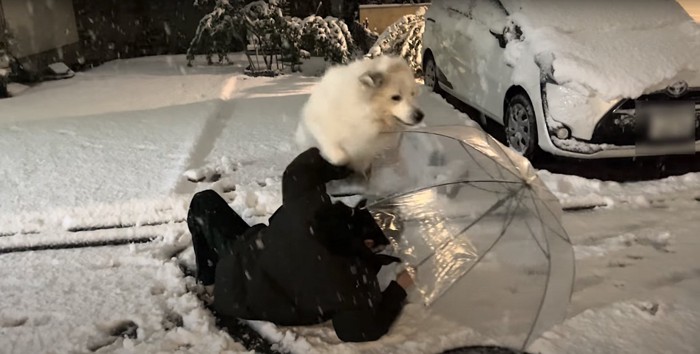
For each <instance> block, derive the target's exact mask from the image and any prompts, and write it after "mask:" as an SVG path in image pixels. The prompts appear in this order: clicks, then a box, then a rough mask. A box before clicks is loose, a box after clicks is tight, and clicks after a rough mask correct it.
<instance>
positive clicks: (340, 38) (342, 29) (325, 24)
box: [301, 16, 354, 63]
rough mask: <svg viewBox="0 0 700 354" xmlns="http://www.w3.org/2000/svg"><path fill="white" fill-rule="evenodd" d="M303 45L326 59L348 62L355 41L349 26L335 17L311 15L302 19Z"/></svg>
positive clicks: (335, 61)
mask: <svg viewBox="0 0 700 354" xmlns="http://www.w3.org/2000/svg"><path fill="white" fill-rule="evenodd" d="M302 24H303V26H302V28H303V35H302V38H301V42H302V47H303V48H304V49H306V50H308V51H310V52H311V53H314V54H316V55H319V56H323V58H324V59H325V60H326V61H331V62H334V63H348V62H349V61H350V57H351V52H352V48H353V47H354V43H353V40H352V34H350V30H349V29H348V26H347V25H346V24H345V22H343V21H342V20H339V19H337V18H335V17H330V16H329V17H326V18H321V17H319V16H309V17H307V18H305V19H304V20H303V21H302Z"/></svg>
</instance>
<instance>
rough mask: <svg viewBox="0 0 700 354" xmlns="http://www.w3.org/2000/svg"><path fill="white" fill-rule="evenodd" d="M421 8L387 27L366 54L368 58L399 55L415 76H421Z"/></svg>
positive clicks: (423, 22) (423, 26) (422, 26)
mask: <svg viewBox="0 0 700 354" xmlns="http://www.w3.org/2000/svg"><path fill="white" fill-rule="evenodd" d="M425 11H426V8H425V7H423V8H421V9H420V10H418V11H417V12H416V13H415V14H413V15H406V16H404V17H402V18H401V19H400V20H398V21H396V22H394V23H393V24H392V25H391V26H389V27H388V28H387V29H386V30H385V31H384V32H383V33H382V34H381V35H380V36H379V39H377V42H376V43H375V44H374V46H372V48H371V49H370V50H369V52H368V53H367V56H368V57H370V58H375V57H378V56H381V55H383V54H393V55H399V56H401V57H403V58H404V59H406V61H408V63H409V65H410V66H411V68H412V69H413V72H414V73H415V74H416V76H421V75H422V74H423V67H422V65H423V32H424V31H425Z"/></svg>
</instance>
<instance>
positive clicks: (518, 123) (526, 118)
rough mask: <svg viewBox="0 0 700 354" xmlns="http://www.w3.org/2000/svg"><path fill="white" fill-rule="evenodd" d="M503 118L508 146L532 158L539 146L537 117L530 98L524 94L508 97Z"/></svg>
mask: <svg viewBox="0 0 700 354" xmlns="http://www.w3.org/2000/svg"><path fill="white" fill-rule="evenodd" d="M503 120H504V125H505V131H506V143H507V144H508V146H509V147H510V148H511V149H513V150H515V151H517V152H518V153H519V154H521V155H523V156H525V157H526V158H528V159H530V158H533V157H534V156H535V154H536V153H537V151H538V149H539V147H538V144H537V119H536V118H535V110H534V109H533V108H532V103H531V102H530V99H529V98H528V97H527V96H526V95H524V94H517V95H515V96H513V97H511V98H509V99H508V101H507V102H506V109H505V116H504V119H503Z"/></svg>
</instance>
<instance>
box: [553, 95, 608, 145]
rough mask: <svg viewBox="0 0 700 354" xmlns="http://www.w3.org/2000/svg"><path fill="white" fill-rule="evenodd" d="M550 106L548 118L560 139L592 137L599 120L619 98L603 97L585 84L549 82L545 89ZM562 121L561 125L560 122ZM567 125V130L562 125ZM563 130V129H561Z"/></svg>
mask: <svg viewBox="0 0 700 354" xmlns="http://www.w3.org/2000/svg"><path fill="white" fill-rule="evenodd" d="M543 91H544V92H543V94H544V97H545V99H546V105H547V120H548V123H550V125H552V126H550V128H553V129H552V130H553V133H554V135H556V136H557V137H558V138H560V139H562V138H561V137H560V136H565V135H568V137H567V138H570V137H574V138H577V139H581V140H590V139H591V137H592V135H593V130H594V129H595V126H596V124H597V123H598V121H599V120H600V119H601V118H602V117H603V116H604V115H605V113H606V112H608V111H609V110H610V108H612V107H613V105H614V104H615V103H616V101H607V100H604V99H601V98H600V97H598V96H597V95H595V94H592V93H590V91H588V89H586V88H585V87H583V86H581V85H576V84H571V83H568V84H565V85H557V84H554V83H546V84H545V87H544V90H543ZM557 123H559V124H557ZM562 127H565V128H566V129H568V134H567V132H566V131H563V130H561V129H560V128H562ZM560 130H561V131H560Z"/></svg>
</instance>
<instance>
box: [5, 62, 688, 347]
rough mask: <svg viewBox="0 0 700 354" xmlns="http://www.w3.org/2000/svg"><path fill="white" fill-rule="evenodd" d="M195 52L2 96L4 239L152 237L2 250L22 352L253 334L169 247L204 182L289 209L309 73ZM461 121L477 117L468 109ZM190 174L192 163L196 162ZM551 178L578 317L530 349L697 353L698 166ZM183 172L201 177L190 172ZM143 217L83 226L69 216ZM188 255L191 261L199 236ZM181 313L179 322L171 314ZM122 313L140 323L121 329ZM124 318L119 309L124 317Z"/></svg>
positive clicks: (403, 329)
mask: <svg viewBox="0 0 700 354" xmlns="http://www.w3.org/2000/svg"><path fill="white" fill-rule="evenodd" d="M185 62H186V61H185V59H184V57H181V56H174V57H154V58H142V59H134V60H122V61H115V62H112V63H107V64H106V65H104V66H103V67H100V68H97V69H95V70H93V71H88V72H85V73H80V74H79V75H77V76H76V77H75V78H74V79H70V80H65V81H57V82H50V83H45V84H42V85H39V86H37V87H32V88H29V89H26V90H25V91H23V92H22V93H21V94H20V95H19V96H18V97H15V98H12V99H9V100H2V101H0V147H1V148H2V151H3V152H4V153H3V154H2V155H0V166H2V167H1V168H0V174H1V176H0V177H1V178H0V187H1V188H0V200H2V202H0V214H1V215H0V249H7V248H8V247H23V246H33V245H45V244H47V243H56V242H65V243H79V242H87V241H91V240H92V241H94V240H109V239H129V240H131V239H138V238H142V237H156V241H155V242H154V243H151V244H147V245H140V246H116V247H104V248H87V249H77V250H55V251H35V252H20V253H9V254H0V264H2V265H3V266H2V267H0V273H2V274H1V275H0V292H2V294H3V297H2V300H0V338H2V339H0V345H2V346H3V348H12V349H10V351H11V352H12V351H14V352H46V351H49V350H51V349H49V346H48V344H47V343H51V348H56V350H57V351H59V352H70V351H84V350H85V348H87V346H89V345H102V344H104V345H106V346H105V347H104V348H103V349H102V350H100V352H140V353H141V352H146V353H148V352H158V351H165V352H170V351H174V350H176V349H177V348H179V349H180V350H182V351H189V352H196V353H219V352H222V350H224V348H225V349H228V350H231V351H234V352H235V351H238V350H242V349H243V348H242V347H241V346H240V345H238V344H235V343H232V342H231V340H230V339H229V338H228V337H227V336H226V335H225V334H223V333H222V332H220V331H219V330H217V329H215V328H214V327H213V325H212V318H211V316H210V314H209V313H208V312H207V311H205V310H204V309H203V308H202V306H201V304H200V303H199V302H198V301H197V300H196V298H195V297H194V295H193V294H192V293H190V292H187V291H186V289H187V287H188V286H190V287H191V286H192V281H193V280H192V278H189V277H188V278H184V277H183V276H182V274H181V272H180V271H179V269H178V268H177V266H176V264H175V263H174V262H175V261H174V260H172V259H171V256H172V255H173V254H174V252H175V251H176V250H178V249H180V248H181V247H182V246H183V245H184V244H187V242H188V237H189V236H188V235H187V232H186V231H185V226H184V224H183V223H182V220H183V218H184V216H185V213H186V209H187V205H188V202H189V199H190V198H191V195H192V193H193V192H195V191H197V190H202V189H205V188H214V189H216V190H218V191H219V192H220V193H222V194H223V195H224V197H225V198H226V199H227V200H228V201H229V202H230V205H231V206H232V207H233V208H234V209H235V210H236V211H238V212H239V213H241V214H242V215H243V216H244V218H245V219H246V220H248V221H249V222H262V221H265V220H266V218H267V217H268V216H269V215H270V214H271V213H272V212H273V211H274V210H275V209H276V208H277V206H279V204H280V202H281V198H280V193H279V192H280V175H281V172H282V171H283V169H284V166H285V165H286V163H288V162H289V160H290V159H291V158H292V157H293V156H294V154H295V147H294V145H293V144H292V135H293V128H294V127H295V124H296V120H297V119H298V112H299V110H300V108H301V105H302V104H303V102H304V100H305V98H306V97H307V95H308V92H309V89H310V87H311V85H313V83H314V81H315V79H314V78H313V77H306V76H301V75H292V76H283V77H280V78H275V79H270V78H248V77H245V76H242V75H240V72H241V71H242V66H243V65H242V58H241V56H236V57H235V58H234V62H235V63H236V64H235V65H233V66H212V67H206V66H196V67H194V68H185V67H183V66H182V65H183V63H185ZM419 102H420V104H421V106H422V108H423V109H424V110H425V111H426V116H427V118H426V119H427V123H428V124H432V125H445V124H465V119H466V118H467V117H466V116H465V115H463V114H459V113H457V112H456V111H455V110H454V109H453V108H452V107H451V106H449V105H448V104H446V103H445V102H444V101H443V99H442V98H440V97H439V96H437V95H434V94H428V93H424V94H423V95H422V96H421V97H420V99H419ZM466 124H474V123H473V122H466ZM185 172H187V173H185ZM540 176H541V177H542V178H543V180H544V181H545V183H546V184H547V185H548V186H549V187H550V188H551V189H552V190H553V192H554V193H555V195H556V196H557V197H559V198H560V200H561V201H562V203H563V204H565V205H566V204H567V203H569V204H570V205H576V204H586V203H588V204H594V205H604V206H605V207H601V208H598V209H595V210H592V211H584V212H577V213H565V214H564V220H563V221H564V225H565V227H566V228H567V230H568V232H569V234H570V237H571V239H572V241H573V243H574V247H575V251H576V254H577V267H578V269H577V279H576V287H575V293H574V295H573V299H572V304H571V307H570V310H569V319H568V320H567V321H565V322H564V323H563V324H561V325H559V326H557V327H556V328H554V329H552V330H551V331H549V332H548V333H546V334H545V335H544V336H543V337H542V338H541V339H539V340H538V341H536V342H535V343H534V345H533V346H532V348H531V349H532V350H533V351H538V352H542V353H562V352H565V353H574V354H576V353H608V352H616V353H656V352H659V351H668V352H674V353H696V352H697V351H698V348H700V342H698V340H697V338H696V336H695V335H694V334H695V333H697V332H698V330H699V328H698V319H699V318H700V311H699V310H700V309H699V307H700V306H699V305H700V304H699V303H698V300H697V294H698V292H699V291H700V268H698V266H697V261H696V255H697V253H698V252H700V240H698V239H697V237H696V230H698V229H700V221H698V220H696V219H697V218H696V217H695V215H697V213H698V212H700V203H698V202H696V201H695V200H694V199H693V197H694V196H695V193H696V192H700V177H699V176H700V175H698V174H689V175H686V176H680V177H672V178H669V179H665V180H661V181H652V182H639V183H626V184H620V183H609V182H600V181H594V180H586V179H582V178H577V177H569V176H562V175H555V174H551V173H549V172H546V171H541V172H540ZM187 177H189V178H191V179H195V180H200V179H201V180H202V181H201V182H200V183H192V182H189V181H188V180H187ZM110 225H111V226H115V225H122V226H130V225H142V226H141V227H136V228H130V229H123V230H101V231H89V232H82V233H80V232H77V233H76V232H73V231H71V230H74V229H76V228H78V229H79V228H90V227H104V226H110ZM184 255H185V256H184V258H185V260H187V261H188V262H189V263H191V261H192V252H191V248H190V249H188V250H186V251H185V253H184ZM178 316H180V317H182V322H183V325H182V327H177V326H175V328H172V327H171V323H172V322H173V321H174V322H178V320H177V318H178ZM118 321H133V322H134V323H135V324H136V325H138V328H139V329H138V330H137V333H136V334H137V335H136V337H135V338H132V339H117V340H116V341H114V342H113V343H110V342H111V340H112V339H115V338H112V337H110V336H109V335H108V334H106V333H108V332H110V329H113V328H114V326H115V325H117V324H119V323H118ZM122 323H125V322H122ZM252 325H253V326H254V327H257V328H259V329H260V331H261V332H262V333H263V334H264V335H265V336H267V337H268V338H270V339H271V340H272V341H274V342H278V346H279V347H280V348H283V349H288V350H291V351H292V352H296V353H305V352H319V353H326V352H341V353H343V352H358V351H359V352H369V353H373V352H377V353H379V352H403V353H425V352H430V351H439V350H441V349H446V348H449V347H450V346H452V345H455V344H466V343H475V342H483V340H485V339H483V337H480V336H478V335H477V334H475V333H470V332H468V331H465V330H461V331H462V332H460V331H455V330H454V329H453V327H450V326H449V325H446V324H444V323H438V319H436V318H432V317H429V314H427V313H425V311H423V310H422V309H421V308H420V307H419V306H415V305H412V306H410V307H409V308H408V309H407V311H406V312H405V313H404V315H403V316H402V318H401V319H400V320H399V322H398V323H397V326H395V328H394V329H393V330H392V332H391V333H390V334H389V335H388V336H386V337H385V338H383V339H382V341H380V342H378V343H367V344H348V343H340V342H339V341H338V340H337V338H335V336H334V335H333V333H332V332H331V330H330V328H329V327H328V326H327V325H325V326H324V325H320V326H315V327H310V328H278V327H276V326H273V325H271V324H267V323H257V322H256V323H253V324H252Z"/></svg>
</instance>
